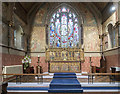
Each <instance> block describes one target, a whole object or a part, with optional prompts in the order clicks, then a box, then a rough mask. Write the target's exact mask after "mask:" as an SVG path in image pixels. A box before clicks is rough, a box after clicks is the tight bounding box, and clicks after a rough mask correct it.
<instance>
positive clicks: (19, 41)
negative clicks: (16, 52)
mask: <svg viewBox="0 0 120 94" xmlns="http://www.w3.org/2000/svg"><path fill="white" fill-rule="evenodd" d="M24 40H25V39H24V31H23V28H22V27H21V25H16V26H15V30H14V46H15V47H16V48H19V49H24Z"/></svg>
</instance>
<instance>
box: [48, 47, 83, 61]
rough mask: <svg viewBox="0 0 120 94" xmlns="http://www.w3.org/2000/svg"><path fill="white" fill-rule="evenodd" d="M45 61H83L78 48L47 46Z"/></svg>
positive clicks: (81, 52)
mask: <svg viewBox="0 0 120 94" xmlns="http://www.w3.org/2000/svg"><path fill="white" fill-rule="evenodd" d="M46 61H84V51H83V50H82V49H80V48H47V49H46Z"/></svg>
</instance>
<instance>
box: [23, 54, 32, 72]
mask: <svg viewBox="0 0 120 94" xmlns="http://www.w3.org/2000/svg"><path fill="white" fill-rule="evenodd" d="M22 63H23V64H24V70H26V68H27V67H29V63H31V58H30V56H28V55H26V56H25V57H24V59H22Z"/></svg>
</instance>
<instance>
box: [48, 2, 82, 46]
mask: <svg viewBox="0 0 120 94" xmlns="http://www.w3.org/2000/svg"><path fill="white" fill-rule="evenodd" d="M62 18H66V25H63V23H62ZM70 21H71V23H70ZM46 24H47V26H46V44H47V46H49V47H54V48H59V47H61V48H65V47H80V46H81V45H82V44H83V27H82V25H83V17H82V16H81V14H80V13H79V12H77V11H76V9H75V8H73V7H72V6H71V5H69V4H66V3H62V4H60V5H58V6H56V7H55V8H53V9H52V8H51V10H50V11H49V12H48V15H47V17H46ZM76 24H77V25H78V31H76V28H75V25H76ZM57 26H58V27H59V28H58V27H57ZM64 26H66V28H65V29H66V34H67V36H64V35H65V34H63V35H62V33H63V32H64V30H63V27H64ZM52 28H54V30H52ZM53 31H54V32H53ZM75 31H76V32H78V34H76V35H78V37H79V38H78V40H79V42H78V43H77V41H74V40H75V36H74V35H75ZM51 32H53V33H54V34H53V33H52V34H51ZM64 33H65V32H64ZM70 33H71V34H70ZM63 38H65V39H63ZM53 40H54V41H53ZM71 41H72V42H71ZM63 42H66V44H65V45H63ZM52 43H53V46H52ZM72 43H73V44H72ZM75 43H76V44H75Z"/></svg>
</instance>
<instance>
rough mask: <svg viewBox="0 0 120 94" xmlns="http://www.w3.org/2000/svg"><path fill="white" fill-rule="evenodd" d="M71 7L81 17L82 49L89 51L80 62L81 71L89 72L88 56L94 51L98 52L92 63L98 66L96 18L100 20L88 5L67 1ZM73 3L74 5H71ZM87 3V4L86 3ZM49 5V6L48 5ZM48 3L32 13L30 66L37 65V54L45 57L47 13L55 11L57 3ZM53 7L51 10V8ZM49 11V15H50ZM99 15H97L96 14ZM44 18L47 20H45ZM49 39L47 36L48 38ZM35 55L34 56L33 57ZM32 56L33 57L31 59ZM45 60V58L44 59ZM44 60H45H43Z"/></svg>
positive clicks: (98, 42)
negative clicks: (83, 60) (82, 61)
mask: <svg viewBox="0 0 120 94" xmlns="http://www.w3.org/2000/svg"><path fill="white" fill-rule="evenodd" d="M68 5H70V6H71V7H73V8H75V9H76V11H77V12H78V14H79V16H80V17H83V18H82V19H84V21H83V31H84V36H83V37H84V50H85V52H90V53H88V54H87V56H85V62H84V63H82V66H81V67H82V71H83V72H89V71H90V67H89V59H88V58H89V57H90V55H91V56H92V54H93V53H94V52H98V54H96V56H95V57H94V55H93V56H92V57H93V59H92V60H93V65H95V66H99V63H100V53H99V52H100V39H99V34H100V33H101V30H100V29H99V28H98V23H97V20H100V19H98V18H96V17H95V15H98V14H96V13H92V12H91V10H90V9H89V7H91V6H89V7H87V6H86V5H85V4H83V3H73V4H72V3H68ZM73 5H74V6H73ZM88 5H89V4H88ZM49 6H51V8H50V7H49ZM49 6H48V3H46V4H44V5H43V6H42V7H40V8H39V10H38V12H37V13H36V14H34V15H36V16H35V18H34V21H33V24H32V26H30V27H32V29H31V38H30V39H31V40H30V51H31V52H32V53H31V56H32V63H31V66H34V68H35V67H36V66H37V56H38V55H39V56H40V58H45V53H44V52H45V47H46V46H47V44H46V33H47V31H48V30H47V28H46V27H45V26H46V24H45V22H46V23H47V25H49V21H48V20H50V19H49V17H48V18H45V17H47V15H49V16H51V15H52V12H53V11H55V9H56V8H58V6H59V4H58V3H54V4H53V3H49ZM52 9H53V10H52ZM50 13H51V15H50ZM98 17H99V15H98ZM45 19H46V20H47V21H45ZM79 21H80V23H82V22H81V21H82V20H79ZM48 39H49V38H48ZM35 57H36V58H35ZM33 58H34V59H33ZM44 60H45V59H44ZM44 62H45V61H44ZM41 64H42V65H44V64H45V65H44V66H46V67H48V65H47V63H41ZM46 67H45V69H44V68H43V70H44V71H47V69H46Z"/></svg>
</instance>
